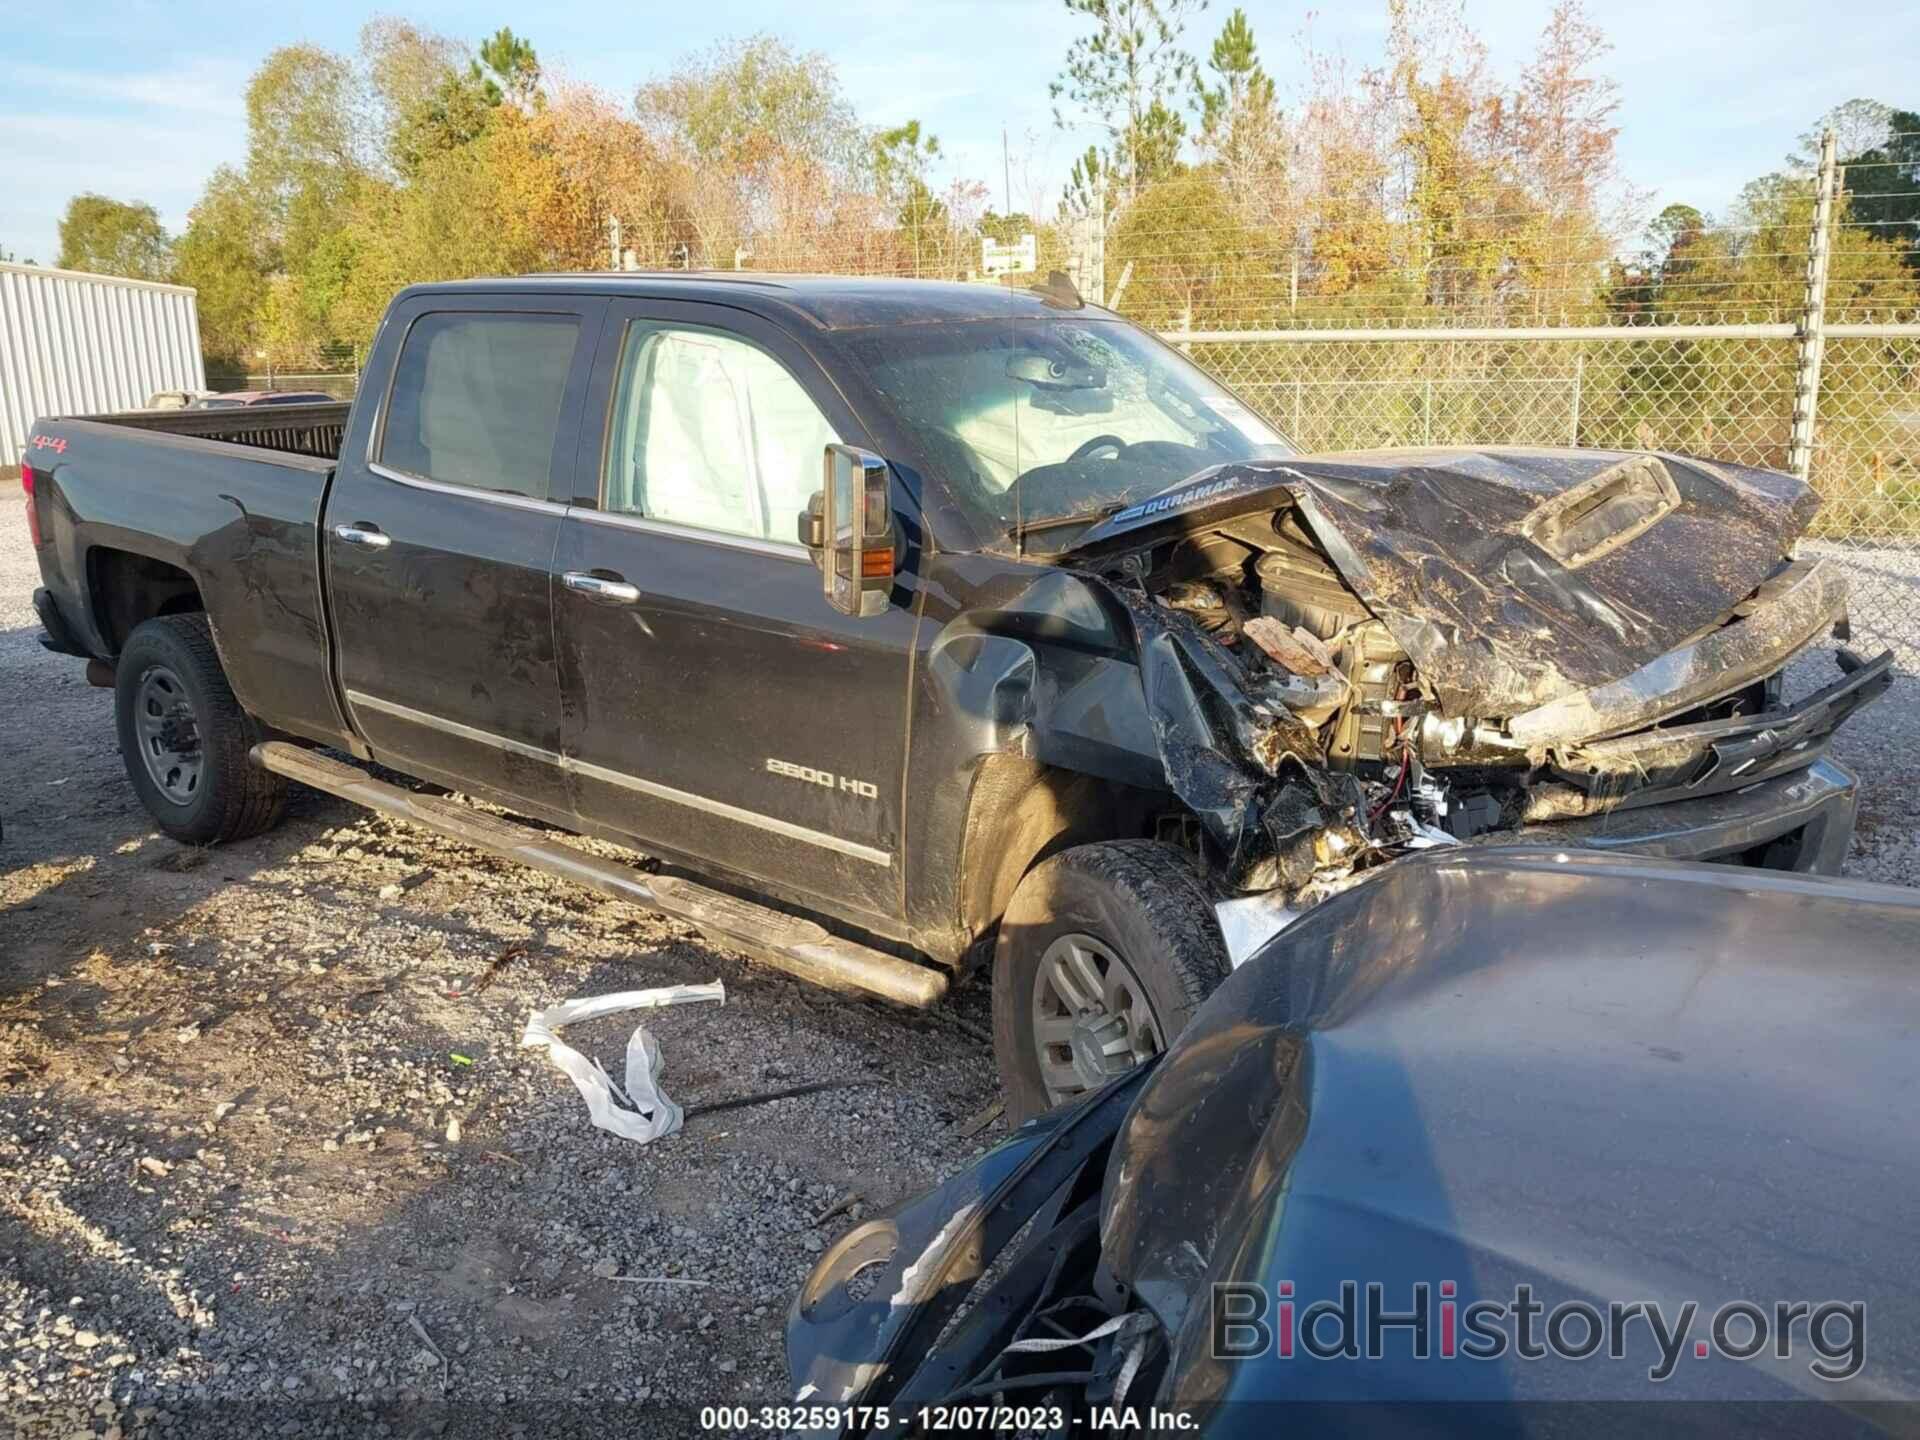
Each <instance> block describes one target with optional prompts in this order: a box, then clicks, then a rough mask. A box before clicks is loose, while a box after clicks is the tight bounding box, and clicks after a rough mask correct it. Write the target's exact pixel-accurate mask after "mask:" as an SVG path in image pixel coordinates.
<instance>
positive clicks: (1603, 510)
mask: <svg viewBox="0 0 1920 1440" xmlns="http://www.w3.org/2000/svg"><path fill="white" fill-rule="evenodd" d="M1274 492H1284V494H1285V495H1287V496H1289V497H1291V499H1292V500H1293V502H1294V503H1295V504H1296V505H1297V506H1298V507H1299V510H1300V512H1301V516H1302V519H1303V520H1304V521H1305V523H1306V525H1307V527H1308V528H1309V529H1310V530H1311V531H1312V533H1313V535H1314V537H1315V538H1316V539H1317V540H1319V542H1320V543H1321V545H1322V546H1324V547H1325V549H1326V551H1327V554H1328V556H1329V558H1331V559H1332V561H1333V563H1334V565H1335V566H1336V567H1337V568H1338V569H1339V571H1340V574H1341V576H1342V578H1343V579H1344V580H1345V581H1346V582H1347V584H1349V585H1350V586H1352V587H1353V589H1354V591H1355V592H1356V593H1357V594H1358V595H1359V596H1360V598H1361V599H1362V600H1363V601H1364V602H1365V603H1366V605H1367V607H1368V608H1369V609H1370V610H1372V611H1373V613H1374V614H1375V615H1377V616H1379V618H1380V619H1381V620H1382V621H1383V622H1385V624H1386V625H1387V627H1388V629H1389V630H1391V631H1392V632H1393V636H1394V639H1395V640H1396V641H1398V642H1399V644H1400V646H1401V648H1403V649H1404V650H1405V651H1406V652H1407V654H1408V656H1409V657H1410V658H1411V659H1412V660H1413V662H1414V664H1415V665H1416V666H1417V667H1418V669H1419V670H1420V673H1421V676H1422V677H1423V679H1424V680H1425V681H1426V683H1427V684H1428V685H1429V686H1430V687H1431V688H1432V690H1433V692H1434V694H1435V697H1436V698H1437V699H1438V700H1439V702H1440V704H1441V706H1442V708H1443V709H1444V710H1445V711H1446V712H1447V713H1449V714H1456V715H1471V716H1476V717H1480V718H1491V717H1504V716H1511V715H1514V714H1518V713H1520V712H1522V711H1525V710H1529V709H1532V708H1534V707H1536V706H1539V705H1542V704H1545V703H1547V702H1548V701H1551V700H1555V699H1558V698H1560V697H1561V696H1564V695H1567V694H1570V693H1573V692H1575V691H1579V690H1584V689H1587V688H1589V687H1592V686H1595V685H1601V684H1604V683H1606V682H1608V681H1612V680H1618V679H1620V678H1621V677H1622V676H1625V675H1627V674H1629V673H1630V672H1632V671H1634V670H1636V669H1638V668H1639V667H1640V666H1642V665H1644V664H1646V663H1647V662H1648V661H1650V660H1653V659H1655V658H1657V657H1658V656H1660V655H1662V654H1664V653H1666V652H1667V651H1669V650H1671V649H1673V648H1674V647H1675V646H1677V645H1680V644H1681V643H1683V642H1684V641H1686V640H1688V639H1690V638H1692V637H1694V636H1696V635H1698V634H1700V633H1701V632H1702V631H1704V630H1706V629H1708V628H1710V627H1712V626H1713V625H1715V624H1716V623H1717V622H1719V621H1720V620H1721V619H1723V618H1724V617H1725V616H1726V615H1727V613H1728V612H1729V611H1730V610H1732V608H1733V607H1734V606H1735V605H1736V604H1738V603H1739V602H1740V601H1741V600H1742V599H1744V598H1745V597H1746V596H1747V595H1749V594H1750V593H1751V592H1752V591H1753V590H1754V589H1755V588H1756V587H1758V586H1759V585H1760V583H1761V582H1762V581H1764V580H1765V579H1767V577H1768V576H1769V575H1771V574H1772V573H1773V572H1774V571H1775V570H1776V569H1777V568H1778V567H1779V565H1780V562H1781V559H1782V557H1783V556H1784V555H1785V554H1786V552H1787V549H1788V547H1789V546H1790V545H1791V544H1792V543H1793V541H1794V540H1795V538H1796V537H1798V536H1799V535H1800V534H1801V533H1802V532H1803V531H1805V529H1806V528H1807V526H1808V524H1809V523H1810V522H1811V521H1812V519H1813V516H1814V512H1815V511H1816V510H1817V509H1818V508H1819V504H1820V501H1819V497H1818V496H1817V495H1816V494H1815V493H1814V492H1813V490H1812V488H1811V487H1809V486H1808V485H1806V484H1804V483H1803V482H1801V481H1799V480H1796V479H1794V478H1793V477H1792V476H1790V475H1783V474H1779V473H1776V472H1774V471H1769V470H1759V469H1754V468H1751V467H1748V466H1741V465H1726V464H1721V463H1718V462H1708V461H1705V460H1697V459H1692V458H1688V457H1683V456H1679V455H1665V454H1661V455H1649V454H1641V453H1637V452H1626V451H1612V450H1544V449H1543V450H1525V449H1511V450H1509V449H1501V450H1465V449H1461V450H1391V451H1369V452H1361V453H1355V454H1350V455H1321V456H1308V457H1302V458H1299V459H1295V460H1287V461H1264V462H1260V463H1257V464H1243V465H1230V466H1222V467H1220V468H1219V469H1217V470H1212V471H1208V472H1206V473H1205V474H1204V475H1201V476H1196V477H1195V478H1194V480H1192V481H1191V482H1189V483H1188V484H1186V485H1183V486H1181V487H1180V488H1179V489H1178V490H1174V491H1170V492H1167V493H1166V494H1163V495H1159V496H1155V497H1153V498H1152V499H1151V500H1147V501H1144V502H1142V503H1140V504H1138V505H1134V506H1132V507H1130V508H1129V509H1127V510H1123V511H1121V512H1120V513H1119V514H1117V515H1114V516H1112V517H1110V518H1109V519H1107V520H1105V521H1103V522H1102V523H1101V524H1099V525H1097V526H1095V527H1094V528H1093V529H1091V530H1089V531H1088V532H1087V533H1086V534H1085V535H1084V536H1082V537H1081V538H1080V540H1079V541H1078V543H1077V544H1076V545H1075V546H1074V552H1075V553H1076V554H1095V553H1099V552H1101V551H1117V550H1125V549H1130V548H1132V547H1133V546H1135V545H1137V544H1138V543H1140V542H1141V541H1143V540H1150V539H1154V538H1158V537H1159V536H1160V535H1161V534H1163V533H1164V532H1166V531H1180V530H1187V529H1191V528H1193V527H1194V526H1195V525H1196V524H1198V523H1200V522H1202V521H1205V520H1213V519H1219V518H1224V517H1226V516H1228V515H1231V514H1235V513H1244V512H1246V511H1249V510H1252V509H1255V508H1257V506H1258V504H1260V503H1265V502H1267V501H1269V500H1272V499H1274V498H1275V496H1274Z"/></svg>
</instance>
